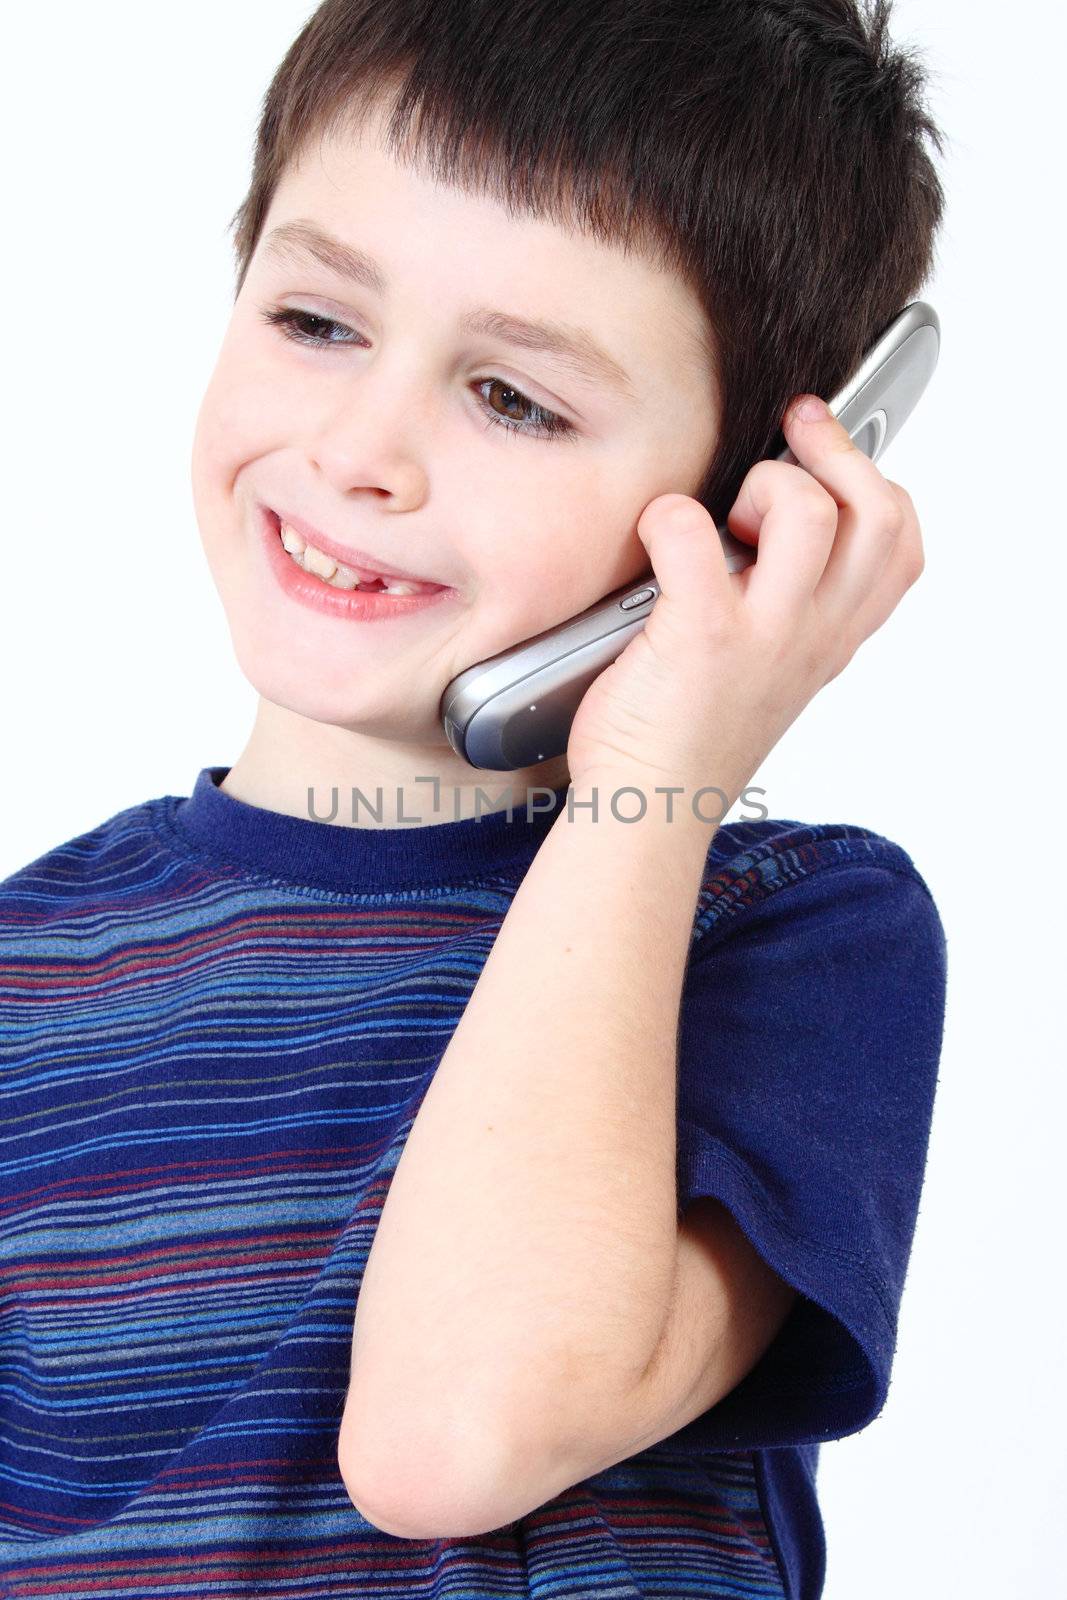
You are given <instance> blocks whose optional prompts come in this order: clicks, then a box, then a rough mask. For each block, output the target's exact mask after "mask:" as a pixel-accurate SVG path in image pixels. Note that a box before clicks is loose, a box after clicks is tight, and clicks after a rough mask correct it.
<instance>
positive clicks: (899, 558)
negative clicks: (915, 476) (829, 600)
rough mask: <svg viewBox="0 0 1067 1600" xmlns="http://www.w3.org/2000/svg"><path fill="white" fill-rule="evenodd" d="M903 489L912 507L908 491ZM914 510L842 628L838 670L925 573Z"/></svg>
mask: <svg viewBox="0 0 1067 1600" xmlns="http://www.w3.org/2000/svg"><path fill="white" fill-rule="evenodd" d="M895 487H899V486H895ZM900 492H901V494H903V495H905V498H906V500H907V504H908V506H909V507H911V502H910V499H907V496H906V491H904V490H901V491H900ZM911 513H912V514H911V515H910V516H909V517H908V518H907V520H906V522H905V525H904V528H903V530H902V532H901V534H900V537H899V538H898V539H897V540H896V541H895V542H894V545H893V548H892V550H891V551H890V553H889V555H888V557H887V559H886V561H885V564H884V566H883V567H882V570H881V572H880V573H879V575H878V577H877V578H876V580H875V582H874V584H873V585H872V587H871V588H870V589H869V590H868V592H867V594H866V595H865V597H864V599H863V601H862V602H861V604H860V605H859V606H858V607H856V608H855V610H854V611H853V613H852V614H851V616H850V617H849V618H848V622H847V625H846V626H844V627H842V628H841V630H840V635H839V636H840V637H841V638H842V639H843V640H844V641H845V650H844V653H843V658H842V659H841V662H840V666H839V667H838V669H837V670H838V672H839V671H841V669H842V667H844V666H845V665H846V664H847V662H848V661H850V660H851V659H852V656H853V655H854V654H855V652H856V651H857V650H858V649H859V647H860V645H861V644H862V643H863V642H864V640H865V639H869V638H870V636H871V634H872V633H876V632H877V631H878V629H879V628H880V627H881V626H882V624H883V623H884V622H885V621H886V620H887V619H888V618H889V617H890V616H892V614H893V612H894V611H895V610H896V608H897V606H898V605H899V604H900V602H901V600H902V599H903V597H904V595H905V594H906V593H907V591H908V590H909V589H910V588H911V586H912V584H913V583H915V582H917V581H918V579H919V578H920V577H921V575H922V573H923V570H924V568H925V566H926V556H925V553H924V551H923V543H922V532H921V529H920V527H919V519H918V517H917V516H916V515H915V514H914V507H911ZM834 676H835V677H836V676H837V674H836V673H835V674H834Z"/></svg>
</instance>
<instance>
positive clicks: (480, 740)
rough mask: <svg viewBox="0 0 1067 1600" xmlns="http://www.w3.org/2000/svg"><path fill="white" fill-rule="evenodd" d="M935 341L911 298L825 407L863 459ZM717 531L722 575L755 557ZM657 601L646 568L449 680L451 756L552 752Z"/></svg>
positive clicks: (925, 309)
mask: <svg viewBox="0 0 1067 1600" xmlns="http://www.w3.org/2000/svg"><path fill="white" fill-rule="evenodd" d="M940 345H941V324H940V322H939V321H938V317H937V313H936V311H935V310H934V308H933V306H931V305H927V304H926V302H925V301H922V300H915V301H913V302H912V304H911V305H909V306H907V307H905V309H904V310H903V311H902V312H901V313H900V315H899V316H898V317H896V318H895V319H894V321H893V322H892V323H890V325H889V327H888V328H887V329H886V331H885V332H884V333H883V334H882V335H881V337H880V338H879V339H878V340H877V341H876V343H875V344H874V345H872V347H871V349H870V350H869V352H868V353H867V355H866V356H865V357H864V360H863V362H862V364H861V366H860V367H859V368H858V369H857V371H856V372H855V373H854V374H853V376H852V378H851V379H850V380H849V382H848V383H846V385H845V387H844V388H843V389H842V390H841V391H840V392H839V393H838V394H836V395H835V396H834V398H833V399H832V400H829V401H828V402H827V404H828V405H829V407H830V410H831V411H832V412H833V414H834V416H835V417H837V419H838V420H839V421H840V422H841V423H842V424H843V425H844V427H846V428H847V429H848V432H849V435H850V437H851V438H852V440H853V441H854V443H855V444H856V446H857V447H858V448H859V449H860V450H862V451H863V453H864V455H866V456H869V457H870V459H871V460H872V461H876V460H877V459H878V457H879V455H880V454H881V452H882V451H883V450H884V449H885V447H886V445H887V444H889V442H890V441H891V440H892V438H893V437H894V435H895V434H896V432H897V430H898V429H899V428H900V426H901V425H902V423H903V422H904V420H905V418H906V417H907V416H908V415H909V413H910V412H911V410H912V407H913V406H914V405H915V402H916V401H917V400H918V398H919V396H920V395H921V394H922V392H923V390H924V389H925V388H926V385H927V383H928V382H929V379H930V376H931V374H932V372H933V370H934V367H935V366H936V365H937V357H938V352H939V350H940ZM773 459H775V460H778V461H791V462H794V463H795V462H796V459H797V458H796V456H795V455H794V454H793V452H792V451H791V450H789V449H788V448H787V449H785V450H783V451H781V452H780V454H779V455H778V456H776V457H774V458H773ZM717 531H718V534H719V538H720V539H721V540H722V546H723V550H724V551H725V553H726V564H727V566H728V568H729V570H730V571H731V572H739V571H740V570H741V569H742V568H743V567H746V566H749V565H750V564H751V563H752V562H753V561H754V560H755V559H756V555H755V551H754V550H753V548H752V547H751V545H747V544H743V543H742V542H741V541H740V540H739V539H735V538H734V537H733V535H732V534H731V533H730V531H729V529H728V528H727V527H726V525H725V523H722V524H720V525H719V526H718V529H717ZM658 595H659V588H658V585H657V583H656V580H655V577H654V576H653V574H652V572H651V571H650V572H649V573H648V575H647V577H645V578H640V579H637V580H636V581H634V582H632V583H628V584H626V585H625V587H624V588H622V589H616V590H615V591H614V592H613V593H612V594H609V595H607V596H606V597H605V598H604V599H603V600H598V601H596V603H595V604H594V605H591V606H589V607H588V608H587V609H586V610H585V611H582V612H580V613H579V614H578V615H577V616H576V617H572V618H570V619H569V620H568V621H567V622H562V623H557V624H556V625H555V626H554V627H551V628H547V629H546V630H545V631H544V632H543V633H539V634H535V635H534V637H533V638H531V639H526V640H524V641H523V642H522V643H520V644H516V645H511V646H510V647H509V648H508V649H506V650H502V651H501V652H500V653H499V654H498V655H495V656H490V657H489V659H488V660H486V661H481V662H478V663H477V664H476V665H475V666H471V667H467V668H466V669H465V670H464V671H463V672H461V673H460V674H459V675H458V676H457V677H455V678H453V679H452V681H451V683H450V684H449V685H448V687H447V689H446V690H445V692H444V694H443V695H442V697H441V706H440V715H441V721H442V723H443V725H444V730H445V733H446V735H447V736H448V742H449V744H450V745H451V746H452V748H453V750H455V752H456V754H457V755H459V756H462V757H463V759H464V760H465V761H467V762H469V763H470V765H471V766H472V767H485V768H488V769H489V770H490V771H496V772H513V771H517V770H518V769H520V768H523V767H531V766H534V765H535V764H536V763H537V762H538V761H548V760H551V758H552V757H554V756H558V755H561V754H562V753H563V751H564V750H566V748H567V741H568V739H569V737H570V728H571V723H572V721H573V719H574V714H575V712H576V711H577V709H578V707H579V705H580V704H581V702H582V698H583V696H584V695H585V692H586V690H587V689H588V688H589V686H590V684H591V683H592V682H593V680H594V678H597V677H599V676H600V674H601V673H602V672H603V671H604V669H605V668H606V667H608V666H610V665H611V663H612V662H613V661H614V660H615V657H616V656H617V655H619V654H620V652H621V651H622V650H624V649H625V648H626V645H627V644H628V643H629V642H630V640H631V639H632V638H633V636H634V634H635V633H636V632H637V631H638V629H639V628H642V627H643V626H644V624H645V620H646V618H647V617H648V614H649V612H650V611H651V610H652V607H653V605H654V604H655V602H656V598H657V596H658Z"/></svg>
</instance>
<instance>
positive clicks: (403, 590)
mask: <svg viewBox="0 0 1067 1600" xmlns="http://www.w3.org/2000/svg"><path fill="white" fill-rule="evenodd" d="M270 515H271V518H272V520H273V522H274V524H275V526H276V528H277V531H278V536H279V539H280V541H281V545H282V548H283V549H284V550H285V552H286V554H287V555H288V557H289V559H290V561H292V562H293V564H294V566H297V567H299V568H300V570H301V572H307V573H310V574H311V575H312V577H315V578H321V579H322V581H323V583H325V584H327V585H328V586H329V587H330V588H331V589H343V590H348V591H351V590H353V589H359V590H360V592H361V593H366V594H391V595H396V596H397V597H401V596H403V595H412V594H437V593H439V592H440V591H441V590H442V589H443V588H444V585H443V584H440V583H423V582H422V581H421V580H419V579H416V578H397V577H391V576H390V575H389V574H388V573H379V572H371V571H369V570H368V569H367V568H365V567H354V566H349V565H347V563H345V562H343V561H337V560H335V558H334V557H333V556H331V555H327V554H326V552H325V551H324V550H320V549H318V547H317V546H316V545H313V544H311V543H310V542H309V541H308V540H307V539H305V538H304V536H303V535H302V534H300V533H297V531H296V529H295V528H292V527H290V525H289V524H288V523H287V522H285V521H283V520H282V518H281V517H280V516H279V515H278V513H277V512H276V511H272V512H271V513H270Z"/></svg>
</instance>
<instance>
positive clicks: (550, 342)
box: [262, 219, 636, 400]
mask: <svg viewBox="0 0 1067 1600" xmlns="http://www.w3.org/2000/svg"><path fill="white" fill-rule="evenodd" d="M262 254H263V255H264V256H275V257H281V258H283V259H284V258H285V257H286V256H292V255H297V256H312V257H313V258H314V259H315V260H316V261H318V262H319V263H320V265H321V266H324V267H325V268H326V269H327V270H328V271H329V272H333V273H335V274H336V275H337V276H338V277H341V278H347V279H349V280H350V281H351V282H353V283H358V284H361V285H362V286H363V287H364V288H365V289H370V290H372V291H373V292H374V293H375V294H379V295H380V294H384V293H385V291H386V289H387V288H388V279H387V278H386V276H385V274H384V272H383V271H382V269H381V267H380V266H379V265H378V263H377V261H375V260H374V258H373V257H372V256H369V255H368V254H367V253H366V251H364V250H357V249H356V248H355V246H354V245H350V244H345V243H344V242H343V240H341V239H336V238H334V236H333V235H332V234H329V233H326V232H325V231H324V230H323V229H322V228H320V227H319V226H318V224H317V223H313V222H306V221H304V220H302V219H298V220H296V221H293V222H283V223H281V224H280V225H279V226H278V227H277V228H274V229H272V231H271V232H270V233H269V234H268V235H267V237H266V239H265V240H264V242H263V250H262ZM460 331H461V332H463V333H466V334H471V333H475V334H485V335H488V337H490V338H496V339H502V340H504V341H505V342H506V343H508V344H513V345H517V346H519V347H520V348H521V349H523V350H534V351H538V352H541V353H544V354H545V355H550V356H554V357H555V358H556V360H557V361H559V363H560V364H561V366H563V367H565V368H567V369H568V370H570V371H571V372H573V373H575V375H576V376H578V377H584V378H590V379H592V380H593V381H595V382H600V383H605V384H607V385H609V386H610V387H611V388H613V389H617V390H618V391H619V392H620V393H621V394H623V395H624V396H625V397H626V398H627V399H630V400H633V399H636V390H635V388H634V384H633V380H632V379H631V377H630V375H629V373H628V372H627V371H626V370H625V368H623V367H621V366H620V365H619V363H618V362H617V361H615V360H614V359H613V358H612V357H611V356H609V355H608V353H607V351H606V350H605V349H603V348H602V346H601V345H599V344H598V343H597V342H596V340H595V339H594V338H593V336H592V334H590V333H587V332H586V330H585V329H584V328H576V327H573V326H569V325H568V324H566V323H562V322H551V321H530V320H529V319H527V318H525V317H516V316H513V315H512V314H511V313H509V312H506V311H494V310H492V309H490V308H489V307H487V306H482V307H479V308H477V309H476V310H474V311H469V312H467V313H466V315H465V316H463V317H462V318H461V319H460Z"/></svg>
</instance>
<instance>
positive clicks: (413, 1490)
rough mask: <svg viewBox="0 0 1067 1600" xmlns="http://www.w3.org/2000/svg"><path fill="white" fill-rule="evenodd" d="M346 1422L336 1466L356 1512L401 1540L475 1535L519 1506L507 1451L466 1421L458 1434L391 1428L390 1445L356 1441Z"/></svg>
mask: <svg viewBox="0 0 1067 1600" xmlns="http://www.w3.org/2000/svg"><path fill="white" fill-rule="evenodd" d="M357 1437H358V1436H357V1435H356V1434H355V1431H354V1430H353V1429H352V1428H350V1427H347V1426H345V1425H344V1424H343V1425H342V1428H341V1432H340V1435H339V1437H338V1443H337V1466H338V1471H339V1472H340V1475H341V1481H342V1482H343V1483H344V1486H345V1489H346V1491H347V1493H348V1498H349V1499H350V1500H351V1502H352V1505H353V1506H354V1508H355V1510H356V1511H358V1513H359V1515H360V1516H361V1517H362V1518H363V1519H364V1521H365V1522H368V1523H369V1524H370V1525H371V1527H373V1528H377V1529H379V1530H380V1532H382V1533H389V1534H392V1535H393V1536H394V1538H397V1539H462V1538H476V1537H478V1536H479V1535H481V1534H485V1533H491V1532H493V1531H494V1530H495V1529H496V1528H499V1527H503V1526H504V1524H505V1523H507V1522H509V1521H512V1520H513V1519H514V1517H515V1516H517V1515H521V1512H518V1511H515V1510H510V1511H509V1510H508V1507H507V1499H508V1486H509V1483H510V1482H511V1475H510V1473H509V1471H508V1468H507V1464H506V1460H505V1456H504V1452H503V1451H502V1450H501V1449H500V1447H499V1446H498V1445H497V1443H496V1441H495V1440H491V1439H490V1438H489V1437H488V1435H487V1433H486V1431H485V1430H483V1429H481V1428H478V1427H477V1426H475V1425H474V1424H473V1423H468V1424H467V1425H465V1426H464V1427H463V1429H462V1430H461V1431H460V1436H459V1437H458V1438H456V1439H449V1440H447V1441H446V1440H443V1439H433V1438H430V1437H428V1436H427V1434H426V1433H425V1432H423V1434H422V1435H421V1436H416V1435H414V1434H413V1432H412V1431H411V1430H408V1429H405V1428H404V1427H397V1428H395V1429H393V1430H392V1431H391V1433H390V1435H389V1438H388V1442H387V1443H386V1444H378V1445H377V1446H376V1447H375V1448H373V1449H371V1448H368V1446H367V1443H366V1437H365V1436H364V1437H362V1438H360V1439H359V1443H358V1445H357Z"/></svg>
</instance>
